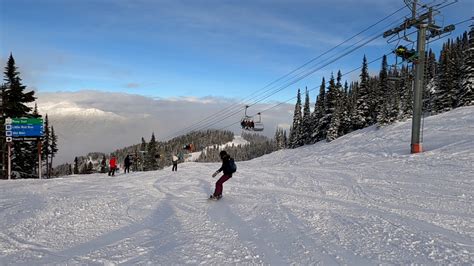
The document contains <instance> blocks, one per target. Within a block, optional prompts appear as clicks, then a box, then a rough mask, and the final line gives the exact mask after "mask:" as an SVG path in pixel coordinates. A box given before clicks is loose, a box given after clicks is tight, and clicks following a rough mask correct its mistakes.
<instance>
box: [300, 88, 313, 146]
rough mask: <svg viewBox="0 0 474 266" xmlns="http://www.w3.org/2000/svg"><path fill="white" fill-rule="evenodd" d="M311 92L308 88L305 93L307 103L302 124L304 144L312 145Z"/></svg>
mask: <svg viewBox="0 0 474 266" xmlns="http://www.w3.org/2000/svg"><path fill="white" fill-rule="evenodd" d="M309 105H310V103H309V92H308V88H306V91H305V101H304V106H303V119H302V123H301V137H302V141H303V144H310V143H312V141H311V133H312V118H311V109H310V107H309Z"/></svg>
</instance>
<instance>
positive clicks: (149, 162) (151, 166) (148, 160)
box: [144, 133, 159, 171]
mask: <svg viewBox="0 0 474 266" xmlns="http://www.w3.org/2000/svg"><path fill="white" fill-rule="evenodd" d="M158 155H159V154H158V149H157V144H156V140H155V133H152V134H151V139H150V142H149V143H148V145H147V151H146V154H145V162H144V167H145V170H146V171H153V170H158V168H159V164H158V160H157V158H158Z"/></svg>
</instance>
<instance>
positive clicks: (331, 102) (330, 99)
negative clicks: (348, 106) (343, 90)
mask: <svg viewBox="0 0 474 266" xmlns="http://www.w3.org/2000/svg"><path fill="white" fill-rule="evenodd" d="M338 101H339V90H338V89H337V87H336V83H335V80H334V76H333V75H332V74H331V79H330V80H329V87H328V92H327V95H326V101H325V107H326V109H325V110H324V114H325V115H324V117H323V118H322V119H321V122H320V123H319V129H318V131H319V133H320V135H321V137H322V139H326V140H327V134H328V131H329V128H330V127H331V126H332V127H335V126H337V127H336V128H332V130H333V131H334V134H335V135H336V136H335V137H334V139H335V138H337V132H338V131H339V120H338V121H337V125H336V123H334V122H336V121H333V116H334V114H335V113H336V109H337V105H338ZM334 120H337V119H334ZM332 121H333V123H332V124H331V122H332Z"/></svg>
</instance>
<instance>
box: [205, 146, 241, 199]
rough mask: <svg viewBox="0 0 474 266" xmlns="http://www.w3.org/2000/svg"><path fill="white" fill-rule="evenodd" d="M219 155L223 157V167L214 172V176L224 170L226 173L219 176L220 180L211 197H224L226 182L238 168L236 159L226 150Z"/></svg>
mask: <svg viewBox="0 0 474 266" xmlns="http://www.w3.org/2000/svg"><path fill="white" fill-rule="evenodd" d="M219 156H220V157H221V160H222V166H221V168H219V170H217V171H216V172H215V173H214V174H212V177H215V176H216V175H217V174H219V173H220V172H224V174H223V175H222V176H221V177H220V178H219V180H217V182H216V189H215V190H214V194H212V195H211V196H210V198H211V199H220V198H222V190H223V184H224V182H226V181H227V180H229V179H230V178H231V177H232V174H233V173H234V172H235V171H236V170H237V167H236V165H235V162H234V159H232V158H231V157H230V155H229V154H227V152H226V151H221V152H220V153H219Z"/></svg>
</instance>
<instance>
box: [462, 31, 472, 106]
mask: <svg viewBox="0 0 474 266" xmlns="http://www.w3.org/2000/svg"><path fill="white" fill-rule="evenodd" d="M466 38H467V37H466ZM468 39H469V41H468V44H466V45H465V46H466V48H465V51H464V58H465V59H464V63H463V66H462V90H461V92H460V93H459V96H458V98H459V105H460V106H467V105H474V24H472V25H471V29H470V30H469V38H468Z"/></svg>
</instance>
